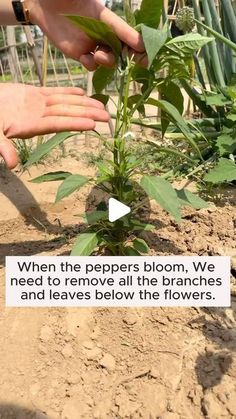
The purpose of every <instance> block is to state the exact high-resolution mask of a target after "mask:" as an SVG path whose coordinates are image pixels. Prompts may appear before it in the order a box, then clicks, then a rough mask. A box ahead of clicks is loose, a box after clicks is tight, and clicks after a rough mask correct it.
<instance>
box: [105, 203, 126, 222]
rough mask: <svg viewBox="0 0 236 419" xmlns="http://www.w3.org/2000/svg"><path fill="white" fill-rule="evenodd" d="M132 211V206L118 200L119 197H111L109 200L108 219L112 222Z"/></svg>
mask: <svg viewBox="0 0 236 419" xmlns="http://www.w3.org/2000/svg"><path fill="white" fill-rule="evenodd" d="M130 211H131V209H130V207H128V206H127V205H125V204H122V202H120V201H117V199H114V198H110V199H109V201H108V219H109V221H110V223H113V222H114V221H116V220H119V219H120V218H122V217H124V216H125V215H127V214H129V213H130Z"/></svg>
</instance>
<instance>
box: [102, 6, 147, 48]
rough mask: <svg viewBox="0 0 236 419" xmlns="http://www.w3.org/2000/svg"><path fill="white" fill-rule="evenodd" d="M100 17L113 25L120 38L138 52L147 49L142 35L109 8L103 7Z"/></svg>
mask: <svg viewBox="0 0 236 419" xmlns="http://www.w3.org/2000/svg"><path fill="white" fill-rule="evenodd" d="M100 19H101V20H103V21H104V22H105V23H107V24H108V25H109V26H111V27H112V28H113V30H114V32H115V33H116V35H117V36H118V38H120V40H121V41H123V42H124V43H125V44H127V45H128V46H129V47H130V48H133V49H134V50H135V51H137V52H144V51H145V47H144V43H143V40H142V37H141V35H140V34H139V33H138V32H137V31H136V30H135V29H133V28H131V27H130V26H129V25H128V24H127V23H126V22H124V20H123V19H121V18H120V17H119V16H117V15H116V14H115V13H112V12H111V11H110V10H109V9H108V8H103V9H102V11H101V14H100Z"/></svg>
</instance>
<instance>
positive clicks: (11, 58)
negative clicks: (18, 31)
mask: <svg viewBox="0 0 236 419" xmlns="http://www.w3.org/2000/svg"><path fill="white" fill-rule="evenodd" d="M6 38H7V46H8V52H7V55H8V63H9V68H10V72H11V75H12V78H13V80H14V81H15V82H16V83H17V82H19V74H18V68H17V62H18V58H17V49H16V37H15V26H7V27H6Z"/></svg>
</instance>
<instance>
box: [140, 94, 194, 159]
mask: <svg viewBox="0 0 236 419" xmlns="http://www.w3.org/2000/svg"><path fill="white" fill-rule="evenodd" d="M147 103H148V104H150V105H153V106H156V107H158V108H160V109H161V110H162V111H164V112H165V113H166V114H167V115H168V116H169V118H170V120H171V122H173V123H174V124H175V125H176V126H177V127H178V128H179V129H180V131H181V132H182V133H183V134H184V136H185V138H186V139H187V140H188V142H189V143H190V144H191V146H192V147H193V148H194V149H195V150H196V151H197V153H198V155H199V156H200V158H201V159H202V155H201V152H200V150H199V147H198V145H197V144H196V142H195V141H194V139H193V137H192V135H191V132H190V130H189V127H188V125H187V123H186V122H185V120H184V118H183V117H182V116H181V115H180V113H179V111H178V109H176V107H175V106H173V105H172V104H171V103H169V102H167V101H166V100H157V99H153V98H149V99H148V100H147Z"/></svg>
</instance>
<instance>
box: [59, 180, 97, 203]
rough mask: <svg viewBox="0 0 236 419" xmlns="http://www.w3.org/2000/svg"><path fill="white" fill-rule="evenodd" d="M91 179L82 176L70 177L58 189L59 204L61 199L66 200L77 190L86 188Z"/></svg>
mask: <svg viewBox="0 0 236 419" xmlns="http://www.w3.org/2000/svg"><path fill="white" fill-rule="evenodd" d="M89 180H90V179H89V178H87V177H85V176H81V175H71V176H69V177H68V178H67V179H66V180H65V181H64V182H63V183H62V184H61V185H60V186H59V188H58V191H57V196H56V201H55V202H59V201H61V199H63V198H66V197H67V196H69V195H71V194H72V193H73V192H75V191H76V190H77V189H79V188H81V187H82V186H84V185H85V184H86V183H88V182H89Z"/></svg>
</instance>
